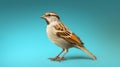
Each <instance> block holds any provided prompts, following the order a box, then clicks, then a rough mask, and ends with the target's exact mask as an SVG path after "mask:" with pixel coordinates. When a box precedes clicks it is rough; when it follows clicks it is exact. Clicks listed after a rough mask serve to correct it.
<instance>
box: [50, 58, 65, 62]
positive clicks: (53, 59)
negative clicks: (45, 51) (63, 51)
mask: <svg viewBox="0 0 120 67" xmlns="http://www.w3.org/2000/svg"><path fill="white" fill-rule="evenodd" d="M49 59H50V60H52V61H59V62H60V61H62V60H63V59H64V57H55V58H49Z"/></svg>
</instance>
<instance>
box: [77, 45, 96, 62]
mask: <svg viewBox="0 0 120 67" xmlns="http://www.w3.org/2000/svg"><path fill="white" fill-rule="evenodd" d="M78 48H79V49H81V50H82V51H84V52H85V53H87V54H88V55H89V56H90V57H91V58H92V59H93V60H96V59H97V58H96V57H95V56H94V55H93V54H92V53H91V52H89V51H88V50H87V49H86V48H85V47H78Z"/></svg>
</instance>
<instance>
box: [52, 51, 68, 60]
mask: <svg viewBox="0 0 120 67" xmlns="http://www.w3.org/2000/svg"><path fill="white" fill-rule="evenodd" d="M67 52H68V49H64V54H63V55H62V56H61V57H57V58H56V59H55V60H54V61H61V60H63V59H64V56H65V55H66V54H67Z"/></svg>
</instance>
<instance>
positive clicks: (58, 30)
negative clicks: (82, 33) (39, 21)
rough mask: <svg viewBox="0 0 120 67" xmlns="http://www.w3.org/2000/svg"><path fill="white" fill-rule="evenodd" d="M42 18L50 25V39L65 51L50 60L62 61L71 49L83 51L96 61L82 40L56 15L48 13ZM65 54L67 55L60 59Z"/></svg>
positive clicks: (48, 27) (48, 33) (48, 28)
mask: <svg viewBox="0 0 120 67" xmlns="http://www.w3.org/2000/svg"><path fill="white" fill-rule="evenodd" d="M42 18H44V19H45V20H46V22H47V24H48V25H47V29H46V30H47V35H48V38H49V39H50V40H51V41H52V42H53V43H55V44H56V45H58V46H59V47H61V48H62V49H63V51H62V52H60V54H58V55H57V56H56V57H55V58H50V59H51V60H54V61H61V60H62V59H63V58H64V56H65V55H66V53H67V52H68V49H69V48H71V47H76V48H79V49H81V50H82V51H84V52H85V53H87V54H88V55H89V56H90V57H91V58H92V59H94V60H96V57H95V56H94V55H93V54H92V53H91V52H89V51H88V50H87V49H86V48H85V47H84V45H83V42H82V41H81V39H80V38H79V37H78V36H77V35H76V34H74V33H73V32H72V31H71V30H69V29H68V28H67V27H66V26H65V25H64V24H63V23H62V22H61V21H60V17H59V16H58V15H57V14H56V13H54V12H47V13H45V15H43V16H42ZM63 52H65V53H64V54H63V56H62V57H60V55H61V53H63Z"/></svg>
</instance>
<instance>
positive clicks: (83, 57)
mask: <svg viewBox="0 0 120 67" xmlns="http://www.w3.org/2000/svg"><path fill="white" fill-rule="evenodd" d="M80 59H85V60H92V58H90V57H86V56H68V57H66V58H65V59H64V60H80Z"/></svg>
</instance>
